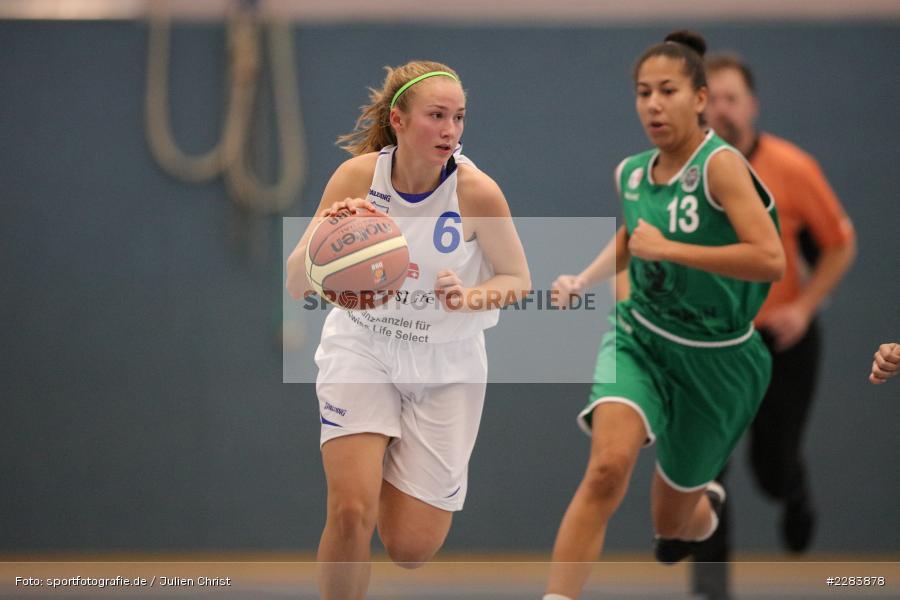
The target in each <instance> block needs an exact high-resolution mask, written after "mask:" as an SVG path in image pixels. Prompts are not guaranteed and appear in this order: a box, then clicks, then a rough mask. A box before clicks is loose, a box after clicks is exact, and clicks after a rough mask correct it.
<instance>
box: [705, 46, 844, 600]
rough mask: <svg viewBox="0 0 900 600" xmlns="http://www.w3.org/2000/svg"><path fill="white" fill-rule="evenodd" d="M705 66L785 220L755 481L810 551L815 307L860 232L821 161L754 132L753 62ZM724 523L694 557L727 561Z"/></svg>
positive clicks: (717, 101)
mask: <svg viewBox="0 0 900 600" xmlns="http://www.w3.org/2000/svg"><path fill="white" fill-rule="evenodd" d="M706 70H707V80H708V83H709V90H710V100H709V104H708V106H707V109H706V116H707V120H708V121H709V123H710V125H711V126H712V127H713V129H715V131H716V133H718V134H719V135H720V136H721V137H722V138H724V139H725V140H726V141H727V142H729V143H730V144H732V145H733V146H735V147H736V148H737V149H738V150H740V151H741V152H742V153H743V154H744V156H746V157H747V159H748V160H749V161H750V164H751V165H752V166H753V168H754V170H755V171H756V173H757V174H758V175H759V177H760V179H761V180H762V181H763V183H764V184H765V185H766V186H767V187H768V189H769V191H770V192H771V193H772V195H773V196H774V198H775V204H776V206H777V207H778V215H779V217H780V219H781V238H782V242H783V243H784V250H785V256H786V257H787V270H786V272H785V276H784V278H783V279H782V280H781V281H777V282H775V283H774V284H773V285H772V289H771V291H770V292H769V297H768V299H767V300H766V303H765V304H764V305H763V307H762V309H761V310H760V312H759V315H758V316H757V319H756V322H755V324H756V326H757V328H758V329H759V330H760V332H761V333H762V335H763V339H764V340H765V342H766V344H767V345H768V347H769V350H770V351H771V352H772V360H773V363H772V383H771V384H770V386H769V390H768V392H767V394H766V396H765V398H764V400H763V402H762V405H761V406H760V409H759V412H758V413H757V416H756V419H755V421H754V423H753V425H752V427H751V429H750V457H751V465H752V470H753V474H754V476H755V479H756V482H757V483H758V484H759V486H760V487H761V488H762V489H763V491H764V492H765V493H766V494H767V495H768V496H769V497H771V498H772V499H774V500H777V501H778V502H780V503H782V505H783V513H782V518H781V537H782V541H783V542H784V544H785V546H786V548H787V549H788V550H790V551H792V552H803V551H805V550H806V549H807V548H808V547H809V544H810V542H811V540H812V535H813V531H814V527H815V510H814V508H813V506H814V505H813V502H812V499H811V497H810V489H809V482H808V480H807V473H806V468H805V465H804V461H803V458H802V456H801V448H800V446H801V440H802V437H803V433H804V430H805V429H806V422H807V419H808V416H809V408H810V405H811V403H812V398H813V394H814V391H815V384H816V375H817V371H818V365H819V358H820V355H821V348H820V346H821V338H820V334H819V325H818V322H817V319H816V313H817V311H818V310H819V308H820V306H821V305H822V302H823V301H824V300H825V299H826V298H827V297H828V295H829V294H830V293H831V292H832V291H833V290H834V288H835V287H836V286H837V284H838V283H839V282H840V281H841V278H843V276H844V274H845V273H846V272H847V269H848V268H849V267H850V265H851V264H852V263H853V260H854V258H855V256H856V243H855V239H856V238H855V235H854V232H853V225H852V224H851V222H850V219H848V218H847V215H846V214H845V212H844V210H843V208H842V207H841V204H840V202H839V201H838V199H837V197H836V196H835V194H834V191H832V189H831V186H830V185H829V184H828V181H827V180H826V179H825V175H824V174H823V173H822V170H821V169H820V168H819V165H818V163H817V162H816V160H815V159H814V158H813V157H812V156H810V155H809V154H807V153H806V152H804V151H803V150H801V149H800V148H798V147H797V146H795V145H794V144H792V143H790V142H788V141H787V140H784V139H781V138H779V137H776V136H774V135H771V134H769V133H764V132H760V131H757V129H756V127H755V121H756V117H757V115H758V112H759V106H758V102H757V99H756V93H755V92H756V90H755V84H754V80H753V74H752V72H751V70H750V68H749V67H748V66H747V65H746V63H744V62H743V60H742V59H741V58H739V57H737V56H735V55H730V54H720V55H714V56H711V57H709V58H708V59H707V61H706ZM805 232H808V234H809V235H810V236H811V238H812V240H813V241H814V243H815V246H816V249H817V253H818V258H817V259H816V260H815V263H814V264H813V265H812V266H809V265H808V264H807V262H806V260H805V259H804V257H803V255H802V253H801V243H800V240H801V234H805ZM727 522H728V518H727V516H726V517H724V518H723V522H722V524H721V525H720V526H719V530H718V531H717V532H716V536H718V538H719V539H718V540H711V541H710V543H709V544H706V545H705V547H704V548H703V552H701V553H698V555H697V556H696V557H695V559H696V561H698V562H700V561H710V562H721V563H724V562H726V561H727V560H728V553H729V544H728V538H727V535H728V532H727V530H728V527H727ZM712 572H713V573H715V569H713V570H712ZM719 573H720V575H719V577H718V578H717V577H715V576H714V577H712V578H707V581H704V577H703V567H697V570H696V571H695V580H694V585H695V591H697V592H700V593H705V594H706V595H707V596H708V597H713V598H726V597H727V574H726V573H725V572H724V571H723V570H722V569H721V568H719ZM717 581H718V583H716V582H717ZM705 584H710V585H705Z"/></svg>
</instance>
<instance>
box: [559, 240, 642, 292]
mask: <svg viewBox="0 0 900 600" xmlns="http://www.w3.org/2000/svg"><path fill="white" fill-rule="evenodd" d="M630 259H631V254H630V253H629V252H628V231H627V230H626V229H625V226H624V225H622V226H621V227H619V230H618V231H616V235H615V237H614V238H613V239H611V240H609V243H608V244H606V247H605V248H603V250H601V251H600V254H598V255H597V258H595V259H594V260H593V262H591V264H589V265H588V266H587V268H585V269H584V270H583V271H582V272H581V273H579V274H578V275H560V276H559V277H557V278H556V280H555V281H554V282H553V286H552V288H553V290H554V292H555V293H554V294H553V295H552V296H551V297H552V298H558V299H559V301H560V303H561V306H568V304H569V303H568V301H567V299H568V298H569V297H570V296H572V295H579V294H581V293H582V292H584V291H585V290H587V289H590V288H592V287H594V286H595V285H597V284H598V283H600V282H602V281H604V280H606V279H609V278H610V277H612V276H613V275H615V274H616V273H619V272H621V271H624V270H625V269H627V268H628V261H629V260H630Z"/></svg>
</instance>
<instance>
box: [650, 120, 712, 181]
mask: <svg viewBox="0 0 900 600" xmlns="http://www.w3.org/2000/svg"><path fill="white" fill-rule="evenodd" d="M704 139H706V130H704V129H697V130H696V131H695V132H693V133H691V135H689V136H687V137H686V138H684V139H683V140H681V141H680V142H678V143H676V144H673V145H672V146H670V147H667V148H660V149H659V158H658V159H657V165H658V166H659V168H660V169H662V170H664V171H668V170H670V169H680V168H681V167H682V166H683V165H684V163H686V162H687V161H688V159H689V158H690V157H691V156H693V154H694V152H696V151H697V148H698V147H699V146H700V144H702V143H703V140H704Z"/></svg>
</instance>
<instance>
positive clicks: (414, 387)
mask: <svg viewBox="0 0 900 600" xmlns="http://www.w3.org/2000/svg"><path fill="white" fill-rule="evenodd" d="M328 329H329V328H328V326H327V325H326V330H325V332H323V336H322V340H321V342H320V343H319V347H318V349H317V350H316V357H315V360H316V365H317V366H318V367H319V373H318V376H317V377H316V394H317V395H318V397H319V414H320V417H321V422H322V430H321V437H320V445H324V444H325V443H327V442H328V441H329V440H332V439H335V438H338V437H341V436H345V435H352V434H355V433H380V434H383V435H386V436H388V437H390V438H392V439H391V441H390V443H389V445H388V448H387V451H386V453H385V457H384V480H385V481H387V482H388V483H390V484H391V485H393V486H394V487H396V488H397V489H399V490H400V491H401V492H404V493H406V494H409V495H410V496H412V497H414V498H418V499H419V500H422V501H423V502H426V503H428V504H430V505H432V506H435V507H437V508H440V509H443V510H448V511H457V510H462V507H463V503H464V502H465V498H466V490H467V479H468V477H467V476H468V465H469V457H470V456H471V455H472V449H473V448H474V446H475V438H476V437H477V435H478V426H479V424H480V422H481V411H482V407H483V406H484V395H485V389H486V382H487V356H486V354H485V348H484V334H483V333H480V334H478V335H477V336H474V337H472V338H468V339H465V340H459V341H454V342H447V343H444V344H420V343H412V342H405V341H399V340H394V339H390V338H385V339H378V338H376V337H375V336H372V335H360V334H359V333H355V334H354V333H346V332H334V331H332V332H331V333H328Z"/></svg>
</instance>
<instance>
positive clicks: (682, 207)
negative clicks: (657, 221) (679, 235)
mask: <svg viewBox="0 0 900 600" xmlns="http://www.w3.org/2000/svg"><path fill="white" fill-rule="evenodd" d="M666 210H668V211H669V233H675V232H676V231H679V230H680V231H682V232H683V233H694V232H695V231H697V227H699V226H700V215H698V214H697V197H696V196H694V195H688V196H685V197H684V198H682V199H681V202H679V201H678V196H675V197H674V198H672V201H671V202H669V205H668V206H666Z"/></svg>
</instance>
